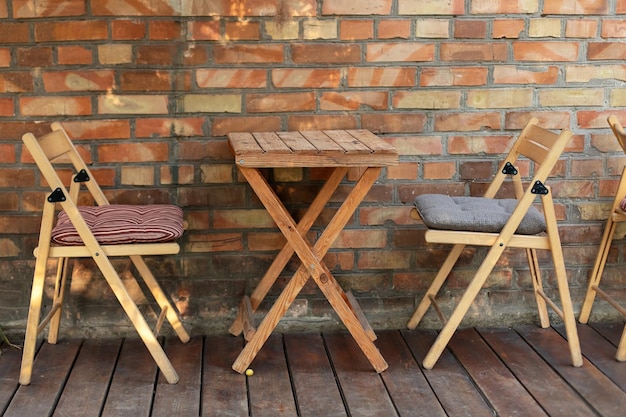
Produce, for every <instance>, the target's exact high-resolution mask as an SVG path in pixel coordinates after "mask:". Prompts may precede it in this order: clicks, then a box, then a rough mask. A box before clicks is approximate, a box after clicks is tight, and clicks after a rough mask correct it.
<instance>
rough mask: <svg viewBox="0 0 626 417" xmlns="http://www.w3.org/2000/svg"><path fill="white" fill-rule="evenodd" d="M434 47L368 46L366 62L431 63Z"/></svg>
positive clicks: (398, 44)
mask: <svg viewBox="0 0 626 417" xmlns="http://www.w3.org/2000/svg"><path fill="white" fill-rule="evenodd" d="M434 59H435V45H434V44H432V43H418V42H393V43H390V42H382V43H375V44H368V45H367V50H366V60H367V62H418V61H433V60H434Z"/></svg>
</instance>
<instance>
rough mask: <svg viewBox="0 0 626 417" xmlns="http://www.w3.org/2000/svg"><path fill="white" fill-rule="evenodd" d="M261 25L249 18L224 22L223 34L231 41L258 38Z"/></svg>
mask: <svg viewBox="0 0 626 417" xmlns="http://www.w3.org/2000/svg"><path fill="white" fill-rule="evenodd" d="M260 30H261V25H260V23H259V22H254V21H250V20H246V21H241V22H239V21H235V22H226V26H225V33H224V36H225V38H226V39H228V40H231V41H237V40H255V39H259V38H260V36H261V33H260Z"/></svg>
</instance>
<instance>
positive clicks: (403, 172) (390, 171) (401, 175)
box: [386, 162, 419, 181]
mask: <svg viewBox="0 0 626 417" xmlns="http://www.w3.org/2000/svg"><path fill="white" fill-rule="evenodd" d="M418 167H419V165H418V163H417V162H400V163H399V164H398V165H396V166H389V167H387V168H386V169H387V179H388V180H411V181H415V180H417V174H418Z"/></svg>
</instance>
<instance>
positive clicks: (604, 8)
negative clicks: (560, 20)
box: [543, 0, 609, 15]
mask: <svg viewBox="0 0 626 417" xmlns="http://www.w3.org/2000/svg"><path fill="white" fill-rule="evenodd" d="M608 11H609V1H608V0H576V1H570V0H550V1H548V2H546V4H544V6H543V13H544V14H574V15H576V14H606V13H608Z"/></svg>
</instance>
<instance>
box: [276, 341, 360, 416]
mask: <svg viewBox="0 0 626 417" xmlns="http://www.w3.org/2000/svg"><path fill="white" fill-rule="evenodd" d="M284 339H285V346H286V349H287V358H288V361H289V369H290V370H291V375H292V379H293V386H294V390H295V396H296V401H297V403H298V410H299V415H300V416H301V417H317V416H325V417H345V416H347V415H348V414H347V413H346V408H345V406H344V404H343V400H342V398H341V393H340V391H339V387H338V386H337V381H336V380H335V374H334V373H333V369H332V367H331V365H330V361H329V359H328V356H327V355H326V348H325V347H324V341H323V340H322V336H321V335H320V334H319V333H308V334H286V335H285V336H284Z"/></svg>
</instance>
